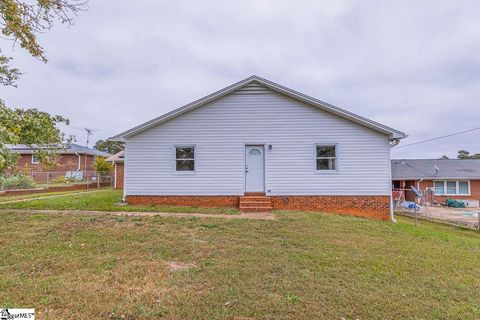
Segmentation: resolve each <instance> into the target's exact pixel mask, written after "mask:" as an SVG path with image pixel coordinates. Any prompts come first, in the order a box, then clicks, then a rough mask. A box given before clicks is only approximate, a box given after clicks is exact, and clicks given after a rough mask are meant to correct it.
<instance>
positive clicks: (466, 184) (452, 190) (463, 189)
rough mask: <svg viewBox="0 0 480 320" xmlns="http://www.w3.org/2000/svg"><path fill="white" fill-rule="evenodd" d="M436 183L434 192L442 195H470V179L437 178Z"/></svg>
mask: <svg viewBox="0 0 480 320" xmlns="http://www.w3.org/2000/svg"><path fill="white" fill-rule="evenodd" d="M433 183H434V193H435V195H437V196H440V195H447V196H448V195H457V196H458V195H460V196H469V195H470V181H468V180H436V181H434V182H433Z"/></svg>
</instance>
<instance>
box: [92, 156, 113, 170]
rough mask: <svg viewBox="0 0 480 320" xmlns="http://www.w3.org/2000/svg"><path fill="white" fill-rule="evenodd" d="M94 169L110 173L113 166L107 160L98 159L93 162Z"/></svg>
mask: <svg viewBox="0 0 480 320" xmlns="http://www.w3.org/2000/svg"><path fill="white" fill-rule="evenodd" d="M93 167H94V168H95V171H97V172H109V171H110V170H112V167H113V165H112V164H111V163H110V162H108V161H107V160H105V158H104V157H97V158H95V161H94V162H93Z"/></svg>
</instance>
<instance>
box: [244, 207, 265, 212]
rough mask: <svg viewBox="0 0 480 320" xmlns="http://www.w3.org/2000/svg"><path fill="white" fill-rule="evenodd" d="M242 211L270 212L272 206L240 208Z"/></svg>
mask: <svg viewBox="0 0 480 320" xmlns="http://www.w3.org/2000/svg"><path fill="white" fill-rule="evenodd" d="M240 211H242V212H270V211H272V207H255V208H240Z"/></svg>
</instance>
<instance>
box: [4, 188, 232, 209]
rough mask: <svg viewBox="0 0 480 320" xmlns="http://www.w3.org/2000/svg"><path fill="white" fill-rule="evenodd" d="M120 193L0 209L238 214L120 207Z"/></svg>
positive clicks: (60, 199) (99, 194)
mask: <svg viewBox="0 0 480 320" xmlns="http://www.w3.org/2000/svg"><path fill="white" fill-rule="evenodd" d="M121 200H122V191H120V190H111V189H109V190H99V191H98V192H93V193H87V194H78V195H71V196H65V197H58V198H49V199H38V200H31V201H26V202H18V203H9V204H1V201H2V200H1V199H0V209H5V208H10V209H52V210H92V211H129V212H132V211H141V212H183V213H194V212H195V213H219V214H238V213H239V210H238V209H235V208H197V207H181V206H167V205H126V206H120V205H118V203H120V202H121Z"/></svg>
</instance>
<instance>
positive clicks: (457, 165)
mask: <svg viewBox="0 0 480 320" xmlns="http://www.w3.org/2000/svg"><path fill="white" fill-rule="evenodd" d="M392 179H394V180H403V179H405V180H410V179H412V180H413V179H480V160H473V159H472V160H470V159H468V160H458V159H445V160H441V159H403V160H400V159H394V160H392Z"/></svg>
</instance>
